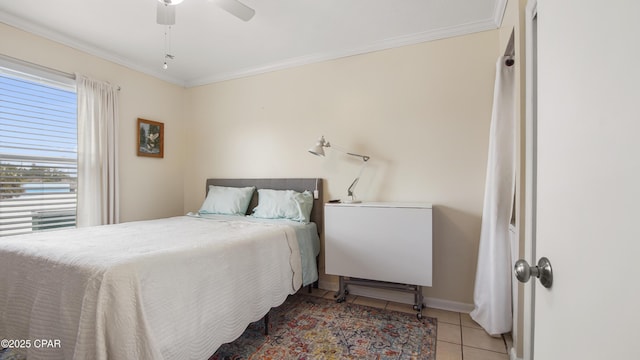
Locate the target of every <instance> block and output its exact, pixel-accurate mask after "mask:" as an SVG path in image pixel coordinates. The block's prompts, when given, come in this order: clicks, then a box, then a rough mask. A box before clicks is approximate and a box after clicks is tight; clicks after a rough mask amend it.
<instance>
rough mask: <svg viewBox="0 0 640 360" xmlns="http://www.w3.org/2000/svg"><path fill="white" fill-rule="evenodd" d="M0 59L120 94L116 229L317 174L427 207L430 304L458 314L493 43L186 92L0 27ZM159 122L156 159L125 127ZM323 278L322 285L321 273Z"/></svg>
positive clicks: (388, 55)
mask: <svg viewBox="0 0 640 360" xmlns="http://www.w3.org/2000/svg"><path fill="white" fill-rule="evenodd" d="M0 37H1V38H2V39H3V41H2V42H1V43H0V52H1V53H3V54H6V55H9V56H12V57H15V58H19V59H22V60H25V61H29V62H33V63H37V64H40V65H43V66H47V67H51V68H54V69H58V70H61V71H65V72H80V73H84V74H87V75H89V76H91V77H93V78H96V79H100V80H106V81H110V82H112V83H115V84H118V85H120V86H121V87H122V90H121V94H120V95H121V98H120V99H121V113H120V116H121V117H120V121H121V123H120V159H121V163H120V171H121V189H122V192H121V203H122V220H123V221H131V220H138V219H150V218H159V217H165V216H172V215H179V214H182V213H183V212H185V211H192V210H197V209H198V208H199V206H200V204H201V202H202V200H203V197H204V180H205V178H207V177H322V178H324V179H325V180H326V190H327V195H326V199H330V198H344V197H345V195H346V188H347V187H348V186H349V184H350V183H351V181H352V180H353V178H354V177H355V176H356V174H357V173H358V170H359V163H358V162H357V161H354V159H351V158H349V157H347V156H345V155H344V154H342V153H340V152H338V151H331V150H329V151H328V152H327V157H326V158H319V157H314V156H312V155H310V154H309V153H307V151H306V150H307V149H308V148H309V147H310V146H311V145H312V144H313V143H314V142H315V141H316V140H317V138H318V137H319V136H320V135H325V136H326V137H327V139H328V140H329V141H331V142H332V143H333V144H335V145H339V146H341V147H342V148H344V149H348V150H350V151H353V152H357V153H362V154H367V155H370V156H371V158H372V160H371V161H370V162H369V165H368V166H367V168H366V169H365V171H364V173H363V176H362V179H361V182H360V184H359V186H358V188H357V192H356V193H357V194H358V195H359V197H360V198H361V199H362V200H378V201H427V202H432V203H433V204H434V232H433V235H434V244H433V251H434V254H433V258H434V269H433V271H434V281H433V287H432V288H428V289H426V290H425V295H426V296H428V297H431V298H436V299H443V300H446V301H451V302H460V303H463V304H471V303H472V302H473V283H474V279H475V267H476V257H477V248H478V239H479V232H480V220H481V211H482V201H483V195H484V194H483V193H484V181H485V170H486V157H487V146H488V131H489V123H490V118H491V104H492V98H493V82H494V76H495V61H496V56H497V54H499V53H500V51H501V49H500V32H499V31H497V30H496V31H487V32H482V33H478V34H473V35H468V36H462V37H457V38H453V39H447V40H440V41H434V42H428V43H422V44H418V45H412V46H405V47H401V48H397V49H391V50H386V51H379V52H374V53H370V54H365V55H359V56H352V57H348V58H343V59H339V60H334V61H326V62H322V63H318V64H312V65H306V66H301V67H298V68H293V69H288V70H282V71H277V72H271V73H267V74H263V75H258V76H253V77H248V78H243V79H237V80H231V81H226V82H221V83H216V84H211V85H206V86H201V87H196V88H191V89H183V88H181V87H178V86H175V85H171V84H168V83H166V82H163V81H161V80H158V79H155V78H152V77H150V76H147V75H144V74H141V73H139V72H136V71H132V70H130V69H127V68H125V67H122V66H120V65H116V64H113V63H111V62H108V61H104V60H101V59H99V58H97V57H94V56H91V55H88V54H86V53H83V52H80V51H77V50H74V49H72V48H69V47H67V46H64V45H60V44H58V43H55V42H52V41H49V40H45V39H43V38H41V37H38V36H34V35H30V34H28V33H25V32H23V31H20V30H16V29H14V28H12V27H9V26H6V25H2V24H0ZM138 117H143V118H146V119H150V120H155V121H161V122H164V123H165V134H166V140H165V141H166V143H165V158H164V159H162V160H159V159H152V158H140V157H137V156H136V152H135V145H134V144H135V121H136V118H138ZM323 279H324V280H328V281H333V280H334V279H333V278H328V277H326V276H324V275H323Z"/></svg>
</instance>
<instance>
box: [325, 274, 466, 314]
mask: <svg viewBox="0 0 640 360" xmlns="http://www.w3.org/2000/svg"><path fill="white" fill-rule="evenodd" d="M318 287H319V288H320V289H323V290H329V291H338V282H337V281H330V280H328V279H322V278H321V279H320V281H318ZM349 294H351V295H359V296H366V297H372V298H376V299H381V300H386V301H394V302H399V303H402V304H413V295H412V294H408V293H403V292H399V291H394V290H386V289H378V288H372V287H367V286H357V285H349ZM424 303H425V305H426V306H427V307H430V308H434V309H441V310H448V311H455V312H461V313H470V312H471V311H472V310H473V308H474V306H473V304H467V303H462V302H457V301H451V300H445V299H437V298H430V297H425V298H424Z"/></svg>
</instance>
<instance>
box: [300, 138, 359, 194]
mask: <svg viewBox="0 0 640 360" xmlns="http://www.w3.org/2000/svg"><path fill="white" fill-rule="evenodd" d="M328 147H332V146H331V144H330V143H329V142H328V141H326V140H325V139H324V136H321V137H320V139H319V140H318V142H317V143H316V144H315V145H314V146H313V147H312V148H311V149H309V152H310V153H312V154H313V155H318V156H324V148H328ZM333 148H334V149H336V150H338V151H341V152H343V153H345V154H347V155H351V156H355V157H357V158H360V159H362V166H361V167H360V172H359V173H358V176H357V177H356V179H355V180H353V182H352V183H351V185H350V186H349V189H347V196H348V197H349V198H348V199H347V200H343V201H342V202H344V203H348V204H354V203H359V202H361V201H359V200H356V196H355V195H354V193H353V191H354V189H355V188H356V185H357V184H358V181H359V180H360V175H362V171H363V170H364V167H365V165H366V164H367V161H369V159H370V157H368V156H367V155H360V154H354V153H352V152H348V151H344V150H342V149H340V148H337V147H335V146H333Z"/></svg>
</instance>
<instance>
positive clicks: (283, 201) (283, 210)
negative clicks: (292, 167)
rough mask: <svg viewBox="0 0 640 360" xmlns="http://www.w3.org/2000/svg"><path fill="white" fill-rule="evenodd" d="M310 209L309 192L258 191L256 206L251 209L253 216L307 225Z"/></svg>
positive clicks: (311, 201)
mask: <svg viewBox="0 0 640 360" xmlns="http://www.w3.org/2000/svg"><path fill="white" fill-rule="evenodd" d="M312 208H313V195H312V194H311V192H310V191H304V192H302V193H300V192H297V191H293V190H271V189H258V206H256V207H255V208H254V209H253V216H254V217H257V218H263V219H288V220H294V221H299V222H302V223H308V222H309V221H310V220H311V209H312Z"/></svg>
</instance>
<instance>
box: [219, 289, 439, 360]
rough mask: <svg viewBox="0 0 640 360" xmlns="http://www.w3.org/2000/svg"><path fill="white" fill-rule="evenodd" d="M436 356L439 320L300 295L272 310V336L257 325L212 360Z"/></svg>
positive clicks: (429, 359) (417, 358) (420, 358)
mask: <svg viewBox="0 0 640 360" xmlns="http://www.w3.org/2000/svg"><path fill="white" fill-rule="evenodd" d="M435 354H436V319H433V318H428V317H424V318H423V319H422V320H418V319H417V317H416V316H415V314H405V313H401V312H396V311H389V310H381V309H376V308H372V307H368V306H362V305H356V304H349V303H341V304H338V303H336V302H335V301H332V300H327V299H322V298H317V297H313V296H308V295H301V294H298V295H295V296H290V297H289V298H288V299H287V300H286V301H285V303H284V304H283V305H282V306H280V307H278V308H275V309H271V315H270V322H269V335H267V336H265V335H264V322H263V321H262V320H261V321H257V322H255V323H253V324H251V325H249V327H248V328H247V330H245V332H244V334H242V336H241V337H240V338H238V339H237V340H236V341H234V342H232V343H229V344H224V345H222V346H221V347H220V348H219V349H218V351H217V352H216V353H215V354H214V355H213V356H212V357H211V358H210V359H209V360H239V359H274V360H276V359H380V360H382V359H384V360H387V359H389V360H390V359H415V360H434V359H435V357H436V355H435Z"/></svg>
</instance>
